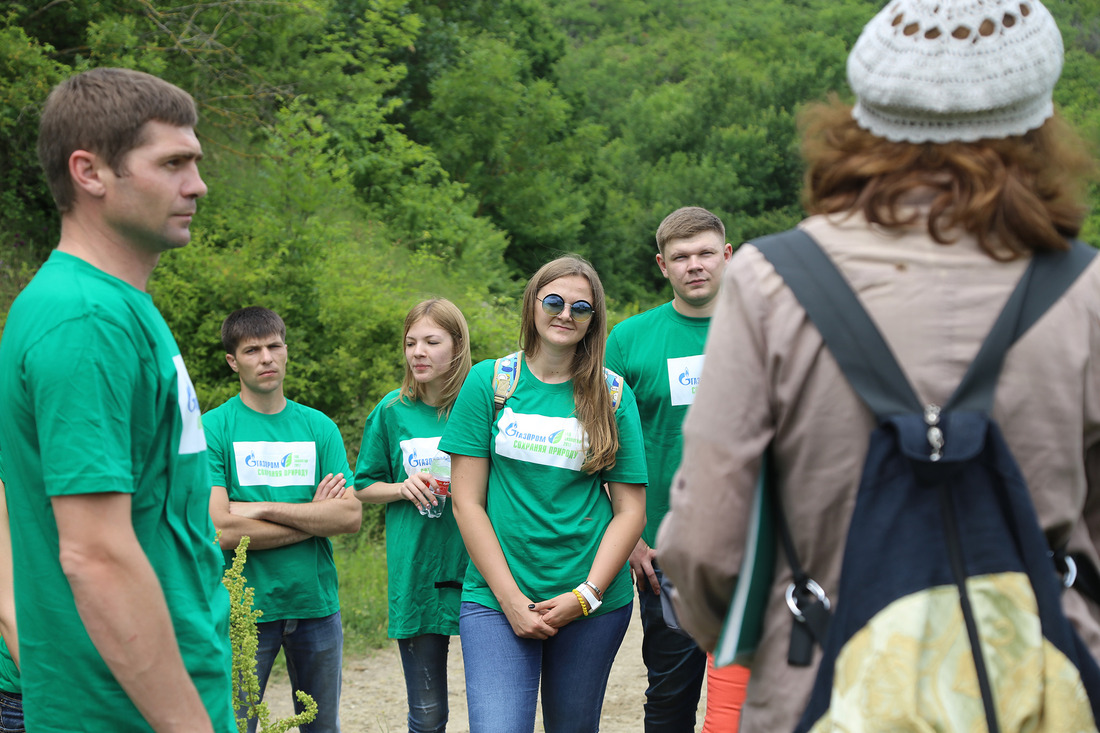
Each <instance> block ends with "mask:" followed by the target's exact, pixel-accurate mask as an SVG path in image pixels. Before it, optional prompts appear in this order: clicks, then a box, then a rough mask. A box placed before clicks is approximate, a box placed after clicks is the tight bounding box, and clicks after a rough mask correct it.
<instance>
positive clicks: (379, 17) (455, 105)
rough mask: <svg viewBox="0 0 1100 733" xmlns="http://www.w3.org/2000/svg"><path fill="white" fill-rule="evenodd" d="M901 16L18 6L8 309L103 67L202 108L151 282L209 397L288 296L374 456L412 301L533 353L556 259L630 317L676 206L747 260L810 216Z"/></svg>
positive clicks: (12, 45) (486, 3)
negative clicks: (889, 20) (842, 106)
mask: <svg viewBox="0 0 1100 733" xmlns="http://www.w3.org/2000/svg"><path fill="white" fill-rule="evenodd" d="M1047 5H1048V7H1050V9H1051V11H1052V12H1053V13H1054V14H1055V16H1056V17H1057V18H1058V21H1059V23H1060V24H1061V27H1062V30H1063V34H1064V36H1065V39H1066V47H1067V51H1066V68H1065V72H1064V74H1063V79H1062V82H1061V83H1060V85H1059V87H1058V90H1057V93H1056V99H1057V101H1058V102H1059V104H1060V105H1061V107H1062V109H1063V110H1064V112H1065V114H1066V116H1067V117H1069V118H1070V119H1071V120H1072V121H1073V122H1075V123H1076V124H1077V125H1078V126H1079V127H1081V128H1082V129H1083V130H1084V131H1085V132H1086V135H1087V137H1088V139H1090V140H1091V141H1093V142H1094V143H1095V142H1100V95H1098V86H1100V61H1098V58H1097V53H1098V51H1100V0H1073V1H1070V0H1048V2H1047ZM879 6H880V3H879V2H878V1H877V0H876V1H871V0H753V1H752V2H749V1H748V0H730V2H725V3H714V2H710V1H709V0H682V1H681V2H677V3H660V2H653V1H652V0H649V1H645V0H607V1H606V2H591V1H590V0H561V1H560V2H554V3H551V2H536V0H497V1H496V2H493V1H491V0H469V1H467V2H449V1H441V2H425V0H186V1H184V0H53V1H52V2H46V0H17V1H16V2H14V3H11V2H9V3H7V4H6V6H5V9H4V10H0V314H2V313H6V311H7V305H8V303H10V300H11V298H13V297H14V295H15V293H16V292H17V291H18V289H19V288H20V287H21V286H22V285H23V284H25V282H26V281H27V279H28V277H29V276H30V274H31V273H32V272H33V270H34V268H35V267H36V266H37V265H38V264H40V263H41V261H42V260H43V259H44V258H45V257H46V256H47V255H48V253H49V250H50V248H51V247H52V246H53V244H54V243H55V241H56V238H57V230H58V223H57V216H56V213H55V212H54V210H53V206H52V203H51V202H50V200H49V197H48V194H47V193H46V189H45V186H44V184H43V183H42V181H41V176H40V174H39V172H38V168H37V165H36V162H35V159H34V140H35V137H36V120H37V114H38V109H39V107H40V105H41V102H42V100H43V99H44V98H45V96H46V93H47V92H48V90H49V88H50V87H51V86H52V85H53V84H54V83H56V82H57V81H58V80H60V79H61V78H63V77H64V76H66V75H68V74H69V73H71V72H72V71H74V70H81V69H85V68H89V67H92V66H100V65H121V66H128V67H131V68H137V69H141V70H145V71H150V72H153V73H156V74H158V75H161V76H163V77H165V78H167V79H169V80H171V81H173V82H175V83H176V84H179V85H180V86H182V87H183V88H185V89H187V90H188V91H190V92H191V93H192V94H193V95H194V96H195V98H196V99H197V100H198V102H199V105H200V108H201V114H202V121H201V124H200V130H199V132H200V137H201V139H202V142H203V145H204V148H205V150H206V153H207V158H206V160H205V161H204V163H203V171H204V175H205V176H206V177H207V180H208V183H209V184H210V191H211V193H210V195H209V196H208V197H207V198H206V199H205V200H204V201H203V202H202V203H201V204H200V208H199V215H198V217H197V218H196V223H195V226H194V230H193V231H194V235H195V236H194V239H193V242H192V244H191V245H190V246H189V247H187V248H185V249H183V250H181V251H179V252H174V253H171V254H169V255H166V256H165V257H164V258H163V259H162V263H161V266H160V267H159V268H158V270H157V272H156V274H155V275H154V279H153V281H152V282H151V285H150V287H151V290H152V291H153V293H154V296H155V297H156V300H157V303H158V305H159V306H160V308H161V310H162V311H163V312H164V313H165V316H166V318H167V320H168V322H169V325H170V326H171V327H172V329H173V331H174V332H175V334H176V336H177V339H178V341H179V342H180V345H181V348H182V349H183V352H184V358H185V359H186V361H187V363H188V367H189V369H190V371H191V374H192V376H193V378H194V380H195V382H196V385H197V387H198V389H199V391H200V396H201V398H202V401H203V403H204V405H205V406H206V407H212V406H214V405H216V404H218V403H219V402H221V401H222V400H223V399H225V398H226V397H228V396H229V395H231V394H233V393H234V392H235V385H234V384H233V381H232V379H231V373H230V372H229V370H228V367H226V366H225V361H224V358H223V355H222V351H221V349H220V348H219V346H218V343H217V342H218V338H217V332H218V328H219V326H220V323H221V320H222V318H223V317H224V316H225V315H226V314H227V313H228V312H229V311H231V310H232V309H234V308H237V307H240V306H242V305H249V304H263V305H268V306H270V307H273V308H275V309H276V310H278V311H279V312H280V313H281V314H282V315H283V317H284V318H285V319H286V321H287V323H288V326H289V331H290V333H289V337H288V342H289V344H290V349H291V352H290V353H291V360H292V363H291V367H290V374H289V378H288V384H287V388H288V393H289V394H290V395H291V396H292V397H294V398H296V399H299V400H301V401H303V402H305V403H307V404H310V405H313V406H315V407H318V408H319V409H321V410H323V411H325V412H327V413H328V414H329V415H331V416H333V417H334V419H336V421H337V423H338V424H339V425H340V426H341V429H342V430H343V431H344V435H345V438H346V439H347V442H348V445H349V448H351V449H352V451H351V452H352V456H353V457H354V452H355V451H354V449H355V448H356V447H357V445H358V438H359V433H360V431H361V428H362V424H363V420H364V418H365V416H366V413H367V411H369V409H370V408H371V406H372V405H373V404H374V403H375V402H376V401H377V400H378V399H379V398H380V397H381V395H382V394H384V393H385V392H386V391H387V390H389V389H392V388H393V387H394V386H396V385H397V384H398V382H399V380H400V375H401V369H402V366H401V352H400V336H401V334H400V328H401V321H402V318H403V316H404V313H405V312H406V310H407V309H408V308H409V307H410V306H411V305H412V304H413V303H415V302H416V301H417V300H418V299H420V298H423V297H426V296H429V295H435V294H439V295H444V296H446V297H448V298H451V299H452V300H454V301H455V302H456V303H458V304H459V306H460V307H461V308H462V309H463V311H464V312H465V313H466V315H467V317H468V319H469V321H470V326H471V330H472V340H473V346H474V352H475V358H484V357H488V356H491V355H494V354H497V353H500V352H503V351H506V350H509V349H511V348H513V347H514V344H515V337H516V331H517V313H516V310H517V302H518V296H519V294H520V291H521V288H522V283H523V280H524V279H525V278H526V277H527V276H528V275H530V273H531V272H532V271H533V270H534V268H536V267H537V266H538V265H539V264H541V263H542V262H544V261H545V260H547V259H549V258H550V257H552V256H554V255H556V254H558V253H560V252H563V251H576V252H580V253H582V254H584V255H586V256H587V257H589V258H590V259H592V260H593V262H594V263H595V264H596V266H597V268H598V269H599V271H600V272H601V273H602V275H603V278H604V281H605V285H606V287H607V290H608V293H609V294H610V296H611V298H612V303H613V307H614V311H615V315H616V318H618V317H621V316H624V315H628V314H630V313H633V312H635V311H637V310H638V309H640V308H643V307H648V306H650V305H653V304H655V303H656V302H658V301H660V300H661V299H663V298H665V297H667V292H666V291H665V290H664V287H665V286H664V285H663V281H662V280H661V278H660V275H659V272H658V271H657V268H656V266H655V264H654V262H653V253H654V249H655V248H654V246H653V231H654V229H655V228H656V226H657V224H658V223H659V222H660V220H661V219H662V218H663V217H664V216H665V215H666V214H667V213H668V212H669V211H671V210H673V209H675V208H677V207H678V206H681V205H685V204H698V205H702V206H705V207H707V208H709V209H711V210H713V211H715V212H717V213H719V214H720V215H721V216H722V217H723V219H724V220H725V221H726V224H727V227H728V229H729V240H730V241H732V242H734V243H735V244H736V243H738V242H740V241H743V240H744V239H747V238H750V237H753V236H756V235H759V234H762V233H765V232H768V231H774V230H777V229H780V228H784V227H787V226H790V225H792V224H793V223H795V222H796V221H797V220H798V219H799V218H800V217H801V215H802V214H801V208H800V206H799V187H800V181H801V170H800V164H799V160H798V154H797V143H796V139H795V138H796V133H795V117H796V114H797V110H798V107H799V105H800V104H802V103H804V102H805V101H807V100H812V99H818V98H821V97H823V96H824V95H825V93H826V92H828V91H830V90H838V91H840V93H841V94H846V93H847V92H846V86H845V77H844V61H845V58H846V56H847V52H848V49H849V48H850V47H851V44H852V43H853V42H854V40H855V38H856V37H857V36H858V33H859V30H860V28H861V27H862V24H863V23H864V22H865V21H866V20H867V19H868V18H869V17H870V16H871V15H872V14H873V13H874V12H875V11H876V10H877V9H878V8H879ZM1098 225H1100V219H1098V218H1097V215H1096V214H1094V215H1093V218H1092V219H1090V224H1089V227H1088V229H1087V230H1086V237H1090V236H1091V238H1092V239H1094V240H1095V239H1097V238H1098V237H1100V226H1098ZM0 319H2V315H0ZM0 323H2V320H0Z"/></svg>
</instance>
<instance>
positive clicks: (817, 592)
mask: <svg viewBox="0 0 1100 733" xmlns="http://www.w3.org/2000/svg"><path fill="white" fill-rule="evenodd" d="M798 586H799V584H798V583H791V584H790V585H788V586H787V608H789V609H791V613H792V614H794V618H795V621H801V622H802V623H806V617H805V616H804V615H803V613H802V609H801V608H799V607H798V599H797V598H796V597H795V591H796V590H798V589H799V588H798ZM802 593H803V595H805V594H806V593H812V594H813V595H814V596H816V597H817V600H818V603H820V604H821V605H822V606H824V608H825V610H826V611H828V610H829V608H831V606H832V604H831V603H829V597H828V596H827V595H825V591H824V590H823V589H822V588H821V586H820V585H818V584H817V581H815V580H814V579H813V578H806V580H805V582H803V583H802Z"/></svg>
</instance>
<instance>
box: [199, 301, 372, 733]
mask: <svg viewBox="0 0 1100 733" xmlns="http://www.w3.org/2000/svg"><path fill="white" fill-rule="evenodd" d="M222 345H223V346H224V347H225V351H226V354H225V359H226V361H227V362H229V366H230V368H232V369H233V371H234V372H236V373H237V375H238V377H239V378H240V383H241V392H240V394H239V395H238V396H236V397H233V398H232V399H230V400H229V401H227V402H226V403H225V404H223V405H221V406H219V407H216V408H214V409H213V410H211V411H210V412H208V413H206V414H205V415H203V425H204V426H205V428H206V434H207V439H208V441H209V443H210V451H209V455H210V473H211V480H212V482H213V488H212V490H211V492H210V515H211V517H213V519H214V525H215V526H216V527H217V528H218V529H219V530H221V536H220V542H221V547H222V550H224V551H225V553H226V561H227V562H231V561H232V555H233V550H235V549H236V547H237V545H238V544H239V543H240V541H241V537H243V536H246V535H247V536H248V537H249V544H248V561H247V562H246V563H245V567H244V574H245V577H246V578H247V579H248V581H249V585H250V586H252V587H253V588H254V589H255V598H254V605H255V607H256V608H257V609H259V610H260V611H262V612H263V617H262V618H261V619H260V621H259V623H258V624H257V629H258V631H259V648H258V650H257V652H256V674H257V676H258V677H259V681H260V694H261V696H262V695H263V690H264V688H265V687H266V686H267V678H268V675H269V674H270V673H271V667H272V665H273V664H274V662H275V657H276V655H277V654H278V653H279V649H280V648H281V649H282V650H283V652H284V654H285V656H286V663H287V671H288V673H289V675H290V682H291V685H292V686H293V688H294V690H295V691H297V690H302V691H304V692H306V693H308V694H309V695H310V696H311V697H312V698H313V699H314V701H316V703H317V718H316V719H315V720H314V721H313V722H312V723H310V724H307V725H303V726H301V730H302V733H336V732H337V731H339V730H340V679H341V667H342V662H343V642H344V637H343V631H342V630H341V626H340V601H339V597H338V590H339V587H338V583H337V579H336V564H335V563H334V562H333V558H332V543H331V542H330V541H329V540H328V538H329V537H331V536H332V535H337V534H346V533H353V532H358V531H359V524H360V522H361V521H362V519H363V509H362V505H361V504H360V503H359V500H358V499H356V498H355V492H354V491H352V490H351V489H350V488H345V485H344V481H345V479H344V477H345V476H350V475H351V472H350V470H349V468H348V456H347V452H346V450H345V449H344V441H343V439H342V438H341V437H340V431H339V429H337V427H336V424H335V423H334V422H333V421H332V420H330V419H329V418H328V417H326V416H325V415H323V414H321V413H320V412H318V411H317V410H314V409H312V408H309V407H306V406H304V405H300V404H298V403H297V402H293V401H291V400H288V399H286V397H285V396H283V378H284V377H285V376H286V360H287V346H286V326H285V325H284V324H283V319H282V318H280V317H279V316H278V315H277V314H276V313H275V312H274V311H271V310H268V309H267V308H260V307H257V306H253V307H249V308H242V309H241V310H238V311H234V312H233V313H231V314H230V315H229V317H228V318H226V319H225V322H224V323H223V324H222ZM295 705H296V707H297V706H298V703H297V701H295ZM255 729H256V720H255V719H254V718H253V719H252V720H250V721H249V731H254V730H255Z"/></svg>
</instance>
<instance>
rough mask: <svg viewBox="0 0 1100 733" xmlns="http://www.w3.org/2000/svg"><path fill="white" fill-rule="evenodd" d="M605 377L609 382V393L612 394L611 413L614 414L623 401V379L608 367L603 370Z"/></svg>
mask: <svg viewBox="0 0 1100 733" xmlns="http://www.w3.org/2000/svg"><path fill="white" fill-rule="evenodd" d="M603 377H604V379H606V380H607V391H608V392H609V393H610V394H611V411H612V412H614V411H615V410H618V409H619V403H620V402H622V401H623V384H624V383H623V378H622V377H620V376H619V375H618V374H616V373H615V372H613V371H611V370H610V369H608V368H607V367H604V368H603Z"/></svg>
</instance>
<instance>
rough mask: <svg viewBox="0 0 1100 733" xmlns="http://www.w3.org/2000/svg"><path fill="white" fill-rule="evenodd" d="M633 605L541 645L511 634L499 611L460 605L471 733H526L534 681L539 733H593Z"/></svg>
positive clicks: (576, 624) (582, 622)
mask: <svg viewBox="0 0 1100 733" xmlns="http://www.w3.org/2000/svg"><path fill="white" fill-rule="evenodd" d="M632 605H633V604H628V605H626V606H623V607H622V608H618V609H615V610H614V611H611V612H609V613H605V614H603V615H602V616H596V617H594V618H590V619H589V618H580V619H577V620H576V621H573V622H572V623H570V624H567V625H565V626H563V627H562V628H560V629H558V633H557V634H555V635H554V636H552V637H550V638H549V639H546V640H545V641H542V640H539V639H521V638H520V637H518V636H516V635H515V633H514V632H513V631H512V626H511V624H509V623H508V619H507V618H506V617H505V616H504V614H503V613H501V612H500V611H494V610H493V609H491V608H486V607H485V606H482V605H480V604H477V603H469V602H464V603H463V604H462V610H461V611H460V613H459V617H458V628H459V635H460V636H461V638H462V658H463V661H464V663H465V666H466V702H467V706H468V708H469V712H470V733H531V731H533V730H534V729H535V707H536V704H537V698H538V692H539V679H540V677H541V679H542V722H543V727H544V728H545V730H546V733H563V732H565V731H568V733H594V732H595V731H597V730H599V727H600V711H601V710H602V708H603V696H604V691H605V690H606V689H607V676H608V675H609V674H610V673H611V663H612V662H613V661H614V660H615V653H616V652H617V651H618V650H619V646H620V645H621V644H622V643H623V637H624V636H625V635H626V627H627V625H628V624H629V623H630V615H631V607H632Z"/></svg>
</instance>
